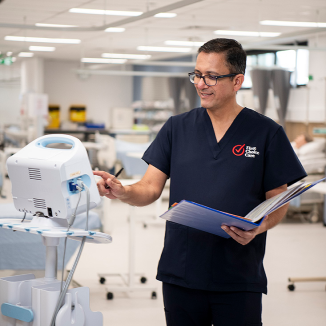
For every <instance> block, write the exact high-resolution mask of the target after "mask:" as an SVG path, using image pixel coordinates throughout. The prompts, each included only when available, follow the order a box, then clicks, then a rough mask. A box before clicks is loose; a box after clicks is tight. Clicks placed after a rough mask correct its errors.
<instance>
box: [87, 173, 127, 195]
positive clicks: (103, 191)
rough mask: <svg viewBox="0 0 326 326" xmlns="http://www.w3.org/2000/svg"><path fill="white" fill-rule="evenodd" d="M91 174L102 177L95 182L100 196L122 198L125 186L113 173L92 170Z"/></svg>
mask: <svg viewBox="0 0 326 326" xmlns="http://www.w3.org/2000/svg"><path fill="white" fill-rule="evenodd" d="M93 174H94V175H97V176H99V177H101V178H102V179H101V180H99V181H98V182H97V188H98V191H99V193H100V195H101V196H105V197H107V198H110V199H122V198H123V197H124V196H125V194H126V189H125V187H124V186H123V185H122V184H121V182H120V181H119V180H118V179H117V178H116V177H115V176H114V175H112V174H110V173H107V172H104V171H93ZM105 186H107V188H106V187H105Z"/></svg>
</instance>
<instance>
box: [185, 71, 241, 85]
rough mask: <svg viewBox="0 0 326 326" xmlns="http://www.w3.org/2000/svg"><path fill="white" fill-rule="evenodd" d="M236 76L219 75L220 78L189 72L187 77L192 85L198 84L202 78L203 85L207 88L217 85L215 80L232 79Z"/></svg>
mask: <svg viewBox="0 0 326 326" xmlns="http://www.w3.org/2000/svg"><path fill="white" fill-rule="evenodd" d="M236 75H237V74H228V75H220V76H213V75H206V76H204V75H200V74H197V73H195V72H189V73H188V76H189V78H190V81H191V82H192V83H193V84H198V83H199V82H200V79H201V78H203V80H204V83H205V84H206V85H207V86H215V85H216V84H217V80H218V79H220V78H225V77H233V76H236Z"/></svg>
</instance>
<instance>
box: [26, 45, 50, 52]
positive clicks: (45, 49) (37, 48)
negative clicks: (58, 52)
mask: <svg viewBox="0 0 326 326" xmlns="http://www.w3.org/2000/svg"><path fill="white" fill-rule="evenodd" d="M28 49H29V50H30V51H43V52H53V51H55V47H54V46H30V47H29V48H28Z"/></svg>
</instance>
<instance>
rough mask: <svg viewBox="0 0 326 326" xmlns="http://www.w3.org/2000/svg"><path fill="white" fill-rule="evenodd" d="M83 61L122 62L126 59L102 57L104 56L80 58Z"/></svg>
mask: <svg viewBox="0 0 326 326" xmlns="http://www.w3.org/2000/svg"><path fill="white" fill-rule="evenodd" d="M80 61H81V62H84V63H115V64H123V63H125V62H126V61H127V60H126V59H104V58H82V59H81V60H80Z"/></svg>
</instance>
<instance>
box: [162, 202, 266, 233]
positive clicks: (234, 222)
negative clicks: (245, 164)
mask: <svg viewBox="0 0 326 326" xmlns="http://www.w3.org/2000/svg"><path fill="white" fill-rule="evenodd" d="M160 217H162V218H163V219H165V220H167V221H170V222H174V223H178V224H181V225H185V226H190V227H192V228H195V229H198V230H201V231H205V232H208V233H212V234H215V235H218V236H220V237H223V238H230V236H229V235H228V234H227V233H226V232H225V231H224V230H223V229H221V225H227V226H235V227H237V228H239V229H242V230H245V231H248V230H252V229H254V228H256V227H257V226H259V225H260V223H261V222H262V220H263V219H261V220H260V221H259V222H258V223H253V222H251V221H249V220H246V219H243V218H241V217H238V216H236V215H232V214H228V213H224V212H221V211H218V210H216V209H213V208H210V207H207V206H203V205H200V204H197V203H194V202H191V201H187V200H182V201H181V202H180V203H179V204H177V205H176V206H174V207H172V208H170V209H169V210H168V211H167V212H165V213H164V214H163V215H161V216H160Z"/></svg>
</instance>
